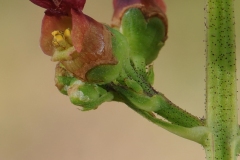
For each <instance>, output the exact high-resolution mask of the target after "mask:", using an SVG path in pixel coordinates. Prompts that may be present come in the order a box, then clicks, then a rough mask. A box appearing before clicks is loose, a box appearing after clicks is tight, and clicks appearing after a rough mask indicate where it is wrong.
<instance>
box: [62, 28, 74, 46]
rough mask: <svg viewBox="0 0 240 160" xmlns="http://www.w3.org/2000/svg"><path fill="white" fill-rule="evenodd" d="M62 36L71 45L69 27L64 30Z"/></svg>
mask: <svg viewBox="0 0 240 160" xmlns="http://www.w3.org/2000/svg"><path fill="white" fill-rule="evenodd" d="M64 37H65V39H66V41H67V42H68V43H69V44H71V45H72V40H71V31H70V29H69V28H68V29H66V30H65V31H64Z"/></svg>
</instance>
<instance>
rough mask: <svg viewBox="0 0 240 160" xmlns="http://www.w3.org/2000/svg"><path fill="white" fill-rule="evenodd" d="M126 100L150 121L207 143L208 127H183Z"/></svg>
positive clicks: (201, 142)
mask: <svg viewBox="0 0 240 160" xmlns="http://www.w3.org/2000/svg"><path fill="white" fill-rule="evenodd" d="M124 102H125V103H126V104H127V105H128V107H130V108H131V109H133V110H134V111H135V112H137V113H138V114H140V115H141V116H143V117H144V118H146V119H148V120H149V121H151V122H153V123H154V124H156V125H158V126H160V127H162V128H164V129H166V130H167V131H169V132H171V133H173V134H176V135H178V136H180V137H182V138H186V139H189V140H192V141H195V142H197V143H199V144H201V145H205V139H206V137H207V135H208V134H209V131H208V129H207V127H204V126H197V127H192V128H187V127H182V126H179V125H176V124H171V123H168V122H165V121H163V120H161V119H159V118H157V117H155V116H154V115H153V114H152V113H149V112H146V111H143V110H141V109H138V108H137V107H136V106H135V105H134V104H132V103H131V102H129V101H128V100H127V99H125V100H124Z"/></svg>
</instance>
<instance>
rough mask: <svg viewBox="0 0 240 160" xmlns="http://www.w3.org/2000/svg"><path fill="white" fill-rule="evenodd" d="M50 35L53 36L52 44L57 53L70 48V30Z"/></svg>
mask: <svg viewBox="0 0 240 160" xmlns="http://www.w3.org/2000/svg"><path fill="white" fill-rule="evenodd" d="M52 35H53V40H52V44H53V46H54V47H55V48H56V49H57V50H59V51H62V50H66V49H68V48H69V47H71V46H72V44H71V43H70V42H71V37H70V35H71V32H70V29H66V30H65V31H64V32H62V31H53V32H52Z"/></svg>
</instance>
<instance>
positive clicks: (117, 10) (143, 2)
mask: <svg viewBox="0 0 240 160" xmlns="http://www.w3.org/2000/svg"><path fill="white" fill-rule="evenodd" d="M113 7H114V13H113V18H112V26H114V27H120V25H121V19H122V17H123V15H124V13H125V12H126V11H127V10H128V9H130V8H139V9H141V11H142V12H143V14H144V16H145V17H146V18H149V17H153V16H158V17H159V18H160V19H162V21H163V22H164V24H165V26H166V27H165V28H166V29H167V25H168V24H167V17H166V15H165V14H166V5H165V3H164V1H163V0H113ZM166 34H167V31H166Z"/></svg>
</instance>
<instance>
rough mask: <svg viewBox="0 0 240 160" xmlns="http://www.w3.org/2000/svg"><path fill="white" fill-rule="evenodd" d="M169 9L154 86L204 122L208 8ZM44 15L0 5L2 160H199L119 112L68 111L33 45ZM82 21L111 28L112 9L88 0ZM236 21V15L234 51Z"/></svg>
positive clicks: (16, 0) (108, 106)
mask: <svg viewBox="0 0 240 160" xmlns="http://www.w3.org/2000/svg"><path fill="white" fill-rule="evenodd" d="M166 4H167V6H168V8H167V14H168V18H169V38H168V40H167V42H166V45H165V47H164V48H163V49H162V50H161V53H160V55H159V57H158V59H157V60H156V61H155V62H154V67H155V74H156V78H155V85H154V86H155V88H156V89H157V90H158V91H160V92H162V93H164V94H165V95H166V96H167V97H168V98H169V99H170V100H172V101H173V102H174V103H175V104H177V105H179V106H180V107H181V108H183V109H186V110H187V111H189V112H191V113H192V114H194V115H196V116H198V117H202V116H203V115H204V112H205V111H204V101H205V98H204V94H205V83H204V78H205V72H204V71H205V68H204V65H205V62H204V61H205V55H204V54H205V49H204V47H205V43H204V38H205V33H204V15H205V13H204V9H203V8H204V4H205V0H181V1H178V0H166ZM235 4H236V8H237V6H240V1H239V0H238V1H235ZM43 12H44V9H41V8H39V7H37V6H35V5H33V4H32V3H30V2H29V1H27V0H11V1H7V0H0V20H1V22H0V35H1V38H0V54H1V58H0V88H1V95H0V160H102V159H104V160H123V159H126V160H130V159H137V160H159V159H161V160H173V159H179V160H190V159H194V160H203V159H204V157H205V155H204V149H203V148H202V147H201V146H200V145H198V144H196V143H194V142H191V141H188V140H185V139H182V138H180V137H177V136H175V135H173V134H171V133H168V132H167V131H165V130H163V129H161V128H159V127H157V126H155V125H154V124H152V123H150V122H148V121H147V120H145V119H144V118H142V117H141V116H139V115H138V114H136V113H135V112H133V111H132V110H131V109H129V108H128V107H127V106H126V105H124V104H121V103H104V104H103V105H101V106H100V107H99V108H98V109H97V110H94V111H89V112H81V111H79V110H78V109H77V107H76V106H74V105H72V104H71V103H70V101H69V99H68V97H66V96H64V95H62V94H60V93H59V92H58V90H57V88H56V87H55V86H54V80H53V78H54V69H55V63H53V62H51V61H50V57H48V56H46V55H44V54H43V53H42V51H41V49H40V47H39V44H38V42H39V36H40V26H41V19H42V17H43ZM84 13H86V14H88V15H90V16H91V17H93V18H94V19H96V20H98V21H100V22H104V23H109V22H110V19H111V14H112V2H111V0H101V1H100V0H99V1H98V0H95V1H94V0H87V3H86V7H85V9H84ZM239 15H240V10H237V11H236V31H237V35H238V36H237V44H238V45H239V44H240V39H239V38H240V26H239V24H240V17H239ZM239 52H240V50H239V49H238V53H239ZM238 59H239V54H238ZM238 64H239V62H238ZM237 67H238V70H237V71H238V75H240V72H239V65H238V66H237ZM238 77H239V76H238ZM238 86H240V85H239V82H238ZM238 90H239V89H238ZM238 98H239V97H238Z"/></svg>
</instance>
